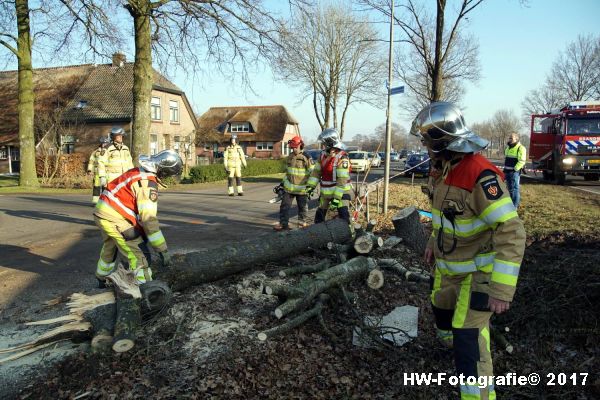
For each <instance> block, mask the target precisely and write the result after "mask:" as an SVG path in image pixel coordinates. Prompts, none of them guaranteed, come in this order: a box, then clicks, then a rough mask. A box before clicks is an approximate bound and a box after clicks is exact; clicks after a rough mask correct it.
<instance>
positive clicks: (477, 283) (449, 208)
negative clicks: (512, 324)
mask: <svg viewBox="0 0 600 400" xmlns="http://www.w3.org/2000/svg"><path fill="white" fill-rule="evenodd" d="M411 133H412V134H413V135H416V136H420V137H421V140H422V143H423V144H424V145H425V146H426V147H427V148H428V150H429V151H430V153H432V154H433V155H434V157H435V158H436V160H435V161H441V166H442V173H441V174H440V176H439V177H438V178H437V179H436V182H435V183H434V185H433V188H434V189H433V198H432V214H433V232H432V236H431V238H430V240H429V242H428V244H427V248H426V250H425V255H424V258H425V261H426V262H428V263H431V262H433V261H435V279H434V283H433V289H432V292H431V303H432V307H433V313H434V316H435V323H436V327H437V333H438V336H439V338H440V339H441V340H442V342H443V343H445V344H446V345H448V346H449V347H453V349H454V360H455V363H456V370H457V374H463V375H464V376H465V377H468V376H475V377H477V376H490V377H491V376H493V374H494V372H493V370H492V356H491V353H490V328H489V320H490V317H491V316H492V313H496V314H500V313H502V312H504V311H507V310H508V309H509V306H510V302H511V301H512V300H513V296H514V294H515V289H516V284H517V278H518V276H519V269H520V265H521V261H522V259H523V252H524V250H525V229H524V228H523V223H522V222H521V220H520V219H519V216H518V215H517V211H516V210H515V207H514V205H513V203H512V200H511V198H510V196H509V193H508V190H507V187H506V183H505V182H504V174H503V173H502V172H501V171H500V170H499V169H498V168H496V167H495V166H494V165H492V164H491V163H490V162H489V161H488V160H487V159H486V158H485V157H483V156H482V155H480V154H478V152H479V151H481V150H483V149H485V148H486V147H487V145H488V142H487V140H485V139H482V138H481V137H479V136H477V135H476V134H475V133H473V132H471V131H470V130H469V129H468V128H467V127H466V125H465V121H464V118H463V116H462V113H461V111H460V110H459V109H458V108H457V107H456V106H455V105H453V104H451V103H445V102H434V103H432V104H430V105H429V106H427V107H425V108H424V109H423V110H421V112H420V113H419V114H418V115H417V117H416V118H415V120H414V122H413V126H412V129H411ZM460 393H461V399H495V398H496V393H495V391H494V386H493V385H490V386H487V387H484V388H479V387H478V386H476V385H475V386H470V385H461V386H460Z"/></svg>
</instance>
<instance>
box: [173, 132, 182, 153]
mask: <svg viewBox="0 0 600 400" xmlns="http://www.w3.org/2000/svg"><path fill="white" fill-rule="evenodd" d="M174 140H175V142H174V143H173V150H176V151H177V152H179V148H180V147H179V142H180V141H181V136H175V137H174Z"/></svg>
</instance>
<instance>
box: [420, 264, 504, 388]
mask: <svg viewBox="0 0 600 400" xmlns="http://www.w3.org/2000/svg"><path fill="white" fill-rule="evenodd" d="M490 277H491V274H489V273H484V272H479V271H478V272H473V273H469V274H461V275H445V274H441V273H440V271H439V269H438V268H436V269H435V279H434V281H433V288H432V291H431V303H432V308H433V313H434V316H435V324H436V328H437V333H438V336H439V338H440V339H441V340H442V341H443V342H446V343H447V344H448V347H453V349H454V362H455V365H456V372H457V374H458V375H460V374H463V375H464V376H465V377H468V376H474V377H479V376H488V377H491V376H493V374H494V373H493V368H492V354H491V351H490V327H489V322H490V317H491V316H492V313H491V312H490V311H489V308H488V298H489V297H488V288H489V282H490ZM488 379H489V378H488ZM488 382H490V381H488ZM465 383H466V382H465ZM460 396H461V399H463V400H479V399H482V400H488V399H490V400H493V399H495V398H496V392H495V390H494V385H488V386H487V387H483V388H480V387H479V386H478V384H475V385H460Z"/></svg>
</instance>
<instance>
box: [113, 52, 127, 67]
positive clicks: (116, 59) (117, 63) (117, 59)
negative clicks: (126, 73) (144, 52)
mask: <svg viewBox="0 0 600 400" xmlns="http://www.w3.org/2000/svg"><path fill="white" fill-rule="evenodd" d="M126 61H127V58H126V57H125V54H123V53H114V54H113V56H112V66H113V67H122V66H123V65H124V64H125V62H126Z"/></svg>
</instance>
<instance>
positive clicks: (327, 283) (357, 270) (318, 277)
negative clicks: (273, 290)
mask: <svg viewBox="0 0 600 400" xmlns="http://www.w3.org/2000/svg"><path fill="white" fill-rule="evenodd" d="M375 267H376V264H375V261H374V260H373V259H371V258H366V257H362V256H359V257H356V258H353V259H352V260H350V261H348V262H346V263H344V264H339V265H336V266H335V267H331V268H328V269H326V270H325V271H322V272H319V273H318V274H315V276H314V278H313V279H306V280H302V281H301V282H299V283H298V284H297V285H296V286H293V287H291V288H290V290H289V293H290V294H291V295H290V296H288V299H287V301H286V302H285V303H283V304H281V305H280V306H279V307H277V308H276V309H275V316H276V317H277V318H279V319H280V318H282V317H284V316H286V315H288V314H290V313H292V312H295V311H299V310H301V309H303V308H306V307H307V306H308V305H309V304H310V303H311V302H312V300H313V299H314V298H315V297H317V296H318V295H319V294H321V293H323V292H325V291H327V290H329V289H331V288H333V287H337V286H339V285H343V284H345V283H348V282H351V281H353V280H355V279H358V278H360V277H362V276H365V275H367V274H368V273H369V272H370V271H371V270H373V269H374V268H375ZM299 292H300V293H303V295H302V296H298V295H297V294H298V293H299ZM294 295H295V296H294Z"/></svg>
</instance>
